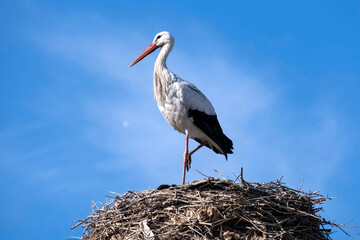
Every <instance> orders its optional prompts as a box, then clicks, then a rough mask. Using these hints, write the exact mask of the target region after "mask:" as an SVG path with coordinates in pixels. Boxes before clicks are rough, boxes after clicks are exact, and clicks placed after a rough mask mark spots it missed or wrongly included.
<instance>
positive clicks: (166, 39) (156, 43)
mask: <svg viewBox="0 0 360 240" xmlns="http://www.w3.org/2000/svg"><path fill="white" fill-rule="evenodd" d="M174 42H175V40H174V38H173V36H171V34H170V33H168V32H166V31H164V32H159V33H158V34H156V36H155V37H154V40H153V42H152V43H151V44H150V46H148V47H147V48H146V49H145V51H144V52H143V53H142V54H140V56H139V57H138V58H137V59H135V61H134V62H133V63H132V64H131V65H130V67H132V66H134V65H135V64H137V63H138V62H140V61H141V60H142V59H144V58H145V57H146V56H147V55H149V54H150V53H152V52H153V51H155V50H156V49H157V48H159V47H163V46H164V45H166V44H170V45H174Z"/></svg>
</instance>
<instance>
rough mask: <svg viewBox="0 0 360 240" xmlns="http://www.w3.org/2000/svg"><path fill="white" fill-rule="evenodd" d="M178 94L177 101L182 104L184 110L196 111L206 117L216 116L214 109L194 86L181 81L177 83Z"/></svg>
mask: <svg viewBox="0 0 360 240" xmlns="http://www.w3.org/2000/svg"><path fill="white" fill-rule="evenodd" d="M177 84H178V87H179V90H180V91H178V92H179V93H180V96H179V99H181V101H182V102H183V104H184V106H185V108H186V110H188V111H189V110H190V109H192V110H197V111H200V112H204V113H205V114H207V115H216V113H215V109H214V107H213V106H212V104H211V102H210V101H209V100H208V99H207V98H206V96H205V95H204V94H203V93H202V92H201V91H200V90H199V89H197V88H196V87H195V85H193V84H191V83H189V82H186V81H183V82H179V83H177Z"/></svg>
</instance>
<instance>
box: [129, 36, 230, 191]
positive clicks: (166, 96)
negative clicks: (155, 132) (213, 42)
mask: <svg viewBox="0 0 360 240" xmlns="http://www.w3.org/2000/svg"><path fill="white" fill-rule="evenodd" d="M174 44H175V40H174V37H173V36H172V35H171V34H170V33H169V32H166V31H163V32H160V33H158V34H156V35H155V37H154V40H153V41H152V43H151V44H150V46H148V47H147V48H146V49H145V51H143V52H142V53H141V54H140V55H139V57H137V58H136V59H135V61H134V62H133V63H132V64H131V65H130V67H132V66H134V65H135V64H137V63H138V62H140V61H141V60H142V59H144V58H145V57H146V56H148V55H149V54H150V53H152V52H154V51H155V50H156V49H158V48H160V51H159V54H158V57H157V59H156V61H155V66H154V75H153V85H154V98H155V101H156V103H157V105H158V108H159V110H160V112H161V113H162V115H163V116H164V118H165V119H166V121H167V122H168V123H169V124H170V125H171V126H172V127H173V128H174V129H175V130H176V131H178V132H180V133H183V134H185V137H186V138H185V152H184V154H183V157H184V163H183V176H182V184H183V185H184V184H185V174H186V171H189V169H190V167H191V155H192V154H194V153H195V152H196V151H197V150H199V149H200V148H201V147H203V146H206V147H208V148H210V149H212V150H213V151H214V152H215V153H218V154H222V155H224V156H225V159H226V160H227V158H228V154H231V153H233V151H232V150H233V149H234V148H233V142H232V141H231V140H230V139H229V138H228V137H227V136H226V135H225V134H224V133H223V130H222V128H221V126H220V124H219V121H218V118H217V115H216V112H215V109H214V107H213V106H212V104H211V102H210V101H209V100H208V99H207V97H206V96H205V95H204V94H203V93H202V92H201V91H200V90H199V89H198V88H197V87H196V86H195V85H194V84H192V83H190V82H188V81H185V80H183V79H182V78H180V77H179V76H177V75H176V74H174V73H173V72H171V71H170V70H169V69H168V67H167V65H166V60H167V58H168V56H169V54H170V52H171V51H172V49H173V47H174ZM189 138H192V139H194V140H195V141H197V142H198V143H199V144H200V145H199V146H198V147H196V148H195V149H193V150H192V151H189Z"/></svg>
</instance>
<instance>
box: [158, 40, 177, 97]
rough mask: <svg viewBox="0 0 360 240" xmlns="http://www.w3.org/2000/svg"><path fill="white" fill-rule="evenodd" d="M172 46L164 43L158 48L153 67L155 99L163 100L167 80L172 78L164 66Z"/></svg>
mask: <svg viewBox="0 0 360 240" xmlns="http://www.w3.org/2000/svg"><path fill="white" fill-rule="evenodd" d="M172 48H173V45H172V44H169V43H167V44H165V45H164V46H162V48H161V49H160V52H159V55H158V57H157V59H156V62H155V67H154V98H155V101H156V102H158V103H160V102H163V101H164V99H165V96H166V93H167V89H168V84H169V81H170V80H171V79H172V77H171V74H172V73H171V72H170V70H169V69H168V68H167V66H166V60H167V57H168V56H169V54H170V52H171V50H172Z"/></svg>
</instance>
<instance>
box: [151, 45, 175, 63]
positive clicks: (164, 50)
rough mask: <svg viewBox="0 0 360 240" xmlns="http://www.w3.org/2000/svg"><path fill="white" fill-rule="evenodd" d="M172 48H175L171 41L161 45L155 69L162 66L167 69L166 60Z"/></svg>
mask: <svg viewBox="0 0 360 240" xmlns="http://www.w3.org/2000/svg"><path fill="white" fill-rule="evenodd" d="M172 49H173V44H170V43H166V44H165V45H164V46H162V47H161V49H160V52H159V55H158V57H157V59H156V62H155V69H161V68H166V69H167V66H166V60H167V58H168V56H169V54H170V52H171V50H172Z"/></svg>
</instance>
